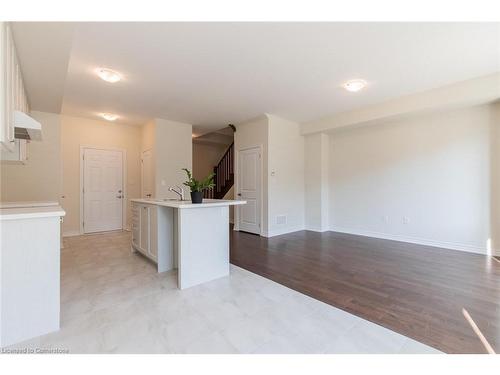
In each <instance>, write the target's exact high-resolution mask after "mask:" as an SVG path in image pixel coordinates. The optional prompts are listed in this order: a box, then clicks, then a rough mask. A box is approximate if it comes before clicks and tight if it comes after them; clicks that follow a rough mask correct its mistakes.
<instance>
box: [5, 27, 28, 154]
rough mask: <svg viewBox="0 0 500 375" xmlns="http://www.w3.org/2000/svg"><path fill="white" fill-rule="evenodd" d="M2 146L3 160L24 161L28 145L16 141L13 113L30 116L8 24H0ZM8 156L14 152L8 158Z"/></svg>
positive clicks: (22, 141)
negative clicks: (22, 113) (17, 112)
mask: <svg viewBox="0 0 500 375" xmlns="http://www.w3.org/2000/svg"><path fill="white" fill-rule="evenodd" d="M0 73H1V74H0V144H1V146H0V147H1V149H2V151H3V152H2V160H11V161H25V160H26V158H25V155H26V154H25V153H24V152H23V151H24V150H25V149H26V146H27V142H26V141H25V140H15V138H14V122H13V116H14V111H15V110H17V111H21V112H24V113H29V104H28V98H27V95H26V91H25V88H24V81H23V77H22V73H21V67H20V65H19V61H18V59H17V52H16V47H15V44H14V39H13V38H12V31H11V28H10V25H9V23H8V22H0ZM6 153H12V155H10V156H8V157H7V156H5V155H6Z"/></svg>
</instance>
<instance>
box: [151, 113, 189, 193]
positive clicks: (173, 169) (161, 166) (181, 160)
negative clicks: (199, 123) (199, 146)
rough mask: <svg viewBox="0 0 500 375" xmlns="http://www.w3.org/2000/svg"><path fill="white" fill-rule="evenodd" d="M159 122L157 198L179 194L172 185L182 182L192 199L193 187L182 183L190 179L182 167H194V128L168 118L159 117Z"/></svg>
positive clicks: (156, 149) (156, 160) (157, 126)
mask: <svg viewBox="0 0 500 375" xmlns="http://www.w3.org/2000/svg"><path fill="white" fill-rule="evenodd" d="M155 122H156V127H155V152H154V157H155V165H156V171H155V174H156V176H155V177H156V197H157V198H167V197H172V198H175V197H177V195H176V194H175V193H172V192H170V191H168V188H169V187H171V186H176V185H179V186H181V187H183V188H184V190H185V197H186V199H189V188H188V187H187V186H184V185H182V183H183V182H184V181H186V178H187V177H186V172H184V171H183V170H182V168H188V169H192V166H193V165H192V163H193V151H192V147H193V141H192V132H193V127H192V125H190V124H185V123H182V122H176V121H170V120H164V119H155Z"/></svg>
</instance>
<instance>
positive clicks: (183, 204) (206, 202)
mask: <svg viewBox="0 0 500 375" xmlns="http://www.w3.org/2000/svg"><path fill="white" fill-rule="evenodd" d="M130 201H131V202H136V203H143V204H154V205H157V206H164V207H171V208H183V209H184V208H209V207H222V206H236V205H241V204H246V203H247V202H246V201H243V200H226V199H203V203H192V202H191V201H190V200H184V201H180V200H168V199H167V200H162V199H159V198H158V199H155V198H149V199H131V200H130Z"/></svg>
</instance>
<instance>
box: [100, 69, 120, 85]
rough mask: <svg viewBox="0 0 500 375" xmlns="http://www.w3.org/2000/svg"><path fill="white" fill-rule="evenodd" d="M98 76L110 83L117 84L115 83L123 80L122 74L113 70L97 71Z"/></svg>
mask: <svg viewBox="0 0 500 375" xmlns="http://www.w3.org/2000/svg"><path fill="white" fill-rule="evenodd" d="M97 75H98V76H99V77H100V78H101V79H102V80H103V81H106V82H109V83H115V82H118V81H120V80H121V79H122V76H121V74H120V73H118V72H115V71H114V70H111V69H106V68H99V69H97Z"/></svg>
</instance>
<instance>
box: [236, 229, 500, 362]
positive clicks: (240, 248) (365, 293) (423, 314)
mask: <svg viewBox="0 0 500 375" xmlns="http://www.w3.org/2000/svg"><path fill="white" fill-rule="evenodd" d="M231 263H233V264H235V265H237V266H240V267H242V268H245V269H247V270H249V271H251V272H254V273H257V274H259V275H261V276H264V277H267V278H269V279H271V280H273V281H276V282H278V283H280V284H283V285H285V286H287V287H289V288H292V289H295V290H297V291H299V292H302V293H304V294H307V295H309V296H311V297H314V298H316V299H318V300H321V301H323V302H326V303H328V304H330V305H332V306H335V307H338V308H340V309H343V310H345V311H348V312H350V313H352V314H355V315H357V316H360V317H362V318H364V319H367V320H370V321H372V322H374V323H377V324H379V325H381V326H384V327H386V328H389V329H391V330H393V331H396V332H399V333H401V334H403V335H405V336H408V337H411V338H413V339H415V340H417V341H420V342H422V343H425V344H427V345H430V346H432V347H434V348H437V349H439V350H441V351H444V352H446V353H486V350H485V347H484V345H483V344H482V343H481V341H480V339H479V337H478V335H477V334H476V333H475V332H474V330H473V328H472V326H471V324H470V323H469V322H468V321H467V320H466V318H465V317H464V312H463V309H465V310H466V311H467V312H468V314H469V315H470V317H471V318H472V319H473V320H474V322H475V323H476V324H477V326H478V328H479V329H480V330H481V332H482V334H483V335H484V337H485V338H486V339H487V341H488V342H489V344H490V345H491V346H492V347H493V349H494V350H495V351H496V352H497V353H500V262H498V261H497V260H496V259H494V258H488V257H486V256H482V255H476V254H471V253H465V252H460V251H453V250H447V249H441V248H435V247H429V246H421V245H414V244H409V243H404V242H397V241H387V240H381V239H375V238H369V237H362V236H354V235H348V234H342V233H335V232H325V233H316V232H310V231H300V232H295V233H290V234H286V235H282V236H277V237H273V238H269V239H267V238H263V237H259V236H256V235H252V234H248V233H243V232H232V235H231Z"/></svg>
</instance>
